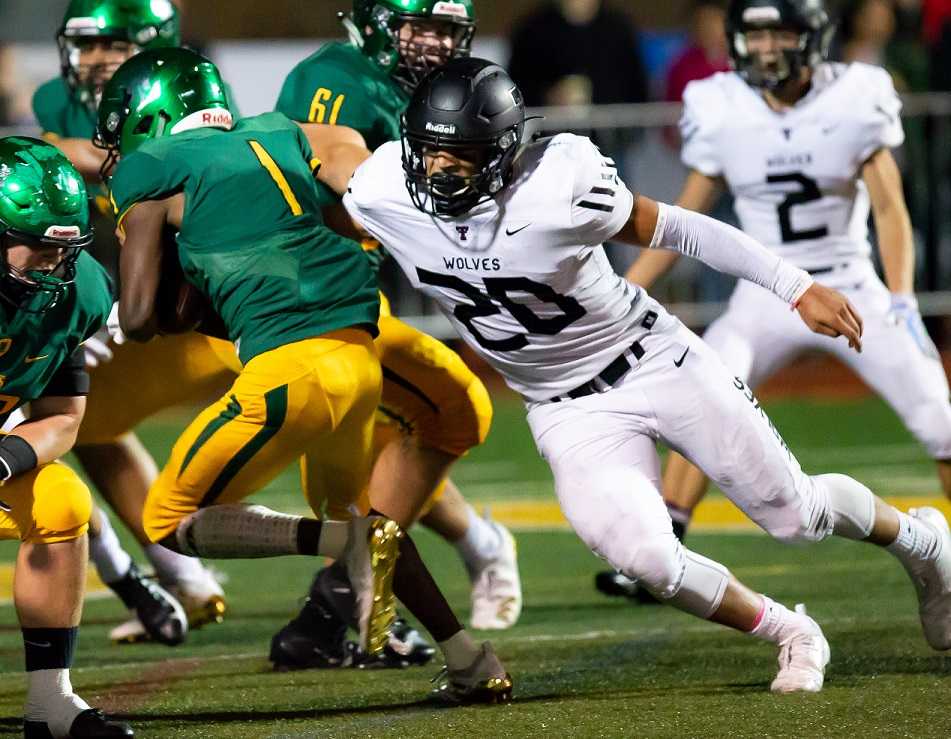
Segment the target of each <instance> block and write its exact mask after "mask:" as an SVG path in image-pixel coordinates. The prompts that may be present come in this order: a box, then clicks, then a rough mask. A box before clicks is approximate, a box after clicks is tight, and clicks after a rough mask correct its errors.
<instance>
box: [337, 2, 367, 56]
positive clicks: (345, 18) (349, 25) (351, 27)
mask: <svg viewBox="0 0 951 739" xmlns="http://www.w3.org/2000/svg"><path fill="white" fill-rule="evenodd" d="M337 20H339V21H340V25H341V26H343V28H344V30H345V31H346V32H347V37H348V38H349V39H350V43H351V44H353V45H354V46H356V47H357V48H358V49H362V48H363V34H362V33H360V29H359V28H357V24H356V23H354V22H353V18H351V17H350V14H349V13H344V12H342V11H341V12H339V13H337Z"/></svg>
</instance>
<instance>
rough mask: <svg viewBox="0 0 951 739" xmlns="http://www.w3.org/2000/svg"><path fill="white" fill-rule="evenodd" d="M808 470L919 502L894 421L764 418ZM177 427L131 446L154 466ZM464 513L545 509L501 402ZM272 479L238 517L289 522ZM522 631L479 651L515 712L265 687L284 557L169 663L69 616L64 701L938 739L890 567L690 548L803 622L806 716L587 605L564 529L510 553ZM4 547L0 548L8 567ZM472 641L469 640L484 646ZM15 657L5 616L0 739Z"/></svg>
mask: <svg viewBox="0 0 951 739" xmlns="http://www.w3.org/2000/svg"><path fill="white" fill-rule="evenodd" d="M769 408H770V411H771V414H772V417H773V419H774V421H775V422H776V425H777V426H778V427H779V429H780V430H781V431H782V432H783V434H784V436H785V437H786V439H787V441H788V442H789V444H790V446H791V447H792V448H793V449H794V450H796V451H797V453H799V456H800V459H801V461H802V462H803V465H804V466H805V467H806V468H807V469H808V470H810V471H833V470H834V471H843V472H849V473H851V474H854V475H856V476H858V477H859V478H860V479H862V480H863V481H865V482H867V483H869V484H871V485H872V486H873V487H875V489H876V491H877V492H882V493H885V494H888V495H893V496H901V495H915V496H922V495H927V494H931V493H933V492H934V491H935V489H936V481H935V480H934V477H933V472H932V469H931V465H930V464H929V463H928V461H927V460H926V458H925V456H924V454H923V452H922V451H921V450H920V449H918V447H917V446H916V445H915V444H914V442H913V441H912V440H911V438H910V437H909V436H908V435H907V434H906V433H905V432H904V431H903V430H902V429H901V428H900V427H899V425H898V422H897V421H896V420H895V418H894V417H893V416H892V414H891V413H890V412H889V411H887V410H886V409H884V408H883V406H881V405H880V404H878V403H876V402H873V401H868V402H859V403H848V404H830V403H811V402H809V403H807V402H801V401H798V402H791V401H789V402H783V403H773V404H771V405H770V407H769ZM183 420H184V418H183V417H182V416H180V415H169V416H167V417H163V418H162V419H160V420H159V421H156V422H155V423H152V424H151V425H150V426H149V427H148V428H147V429H145V430H144V433H143V436H144V438H145V440H146V442H147V443H148V445H149V446H150V447H151V448H152V449H153V450H154V451H155V452H156V454H157V455H158V457H159V459H161V458H162V455H164V453H165V452H166V451H167V450H168V448H169V446H170V445H171V443H172V441H173V439H174V435H175V433H176V432H177V430H178V429H179V428H181V425H182V422H183ZM456 478H457V480H458V482H459V483H460V487H461V488H462V489H463V491H464V492H467V493H468V495H469V496H470V498H471V499H472V500H474V501H479V502H486V501H489V502H491V501H503V502H504V501H512V500H515V499H537V500H542V501H550V500H551V498H552V493H551V486H550V482H549V477H548V471H547V468H546V467H545V466H544V464H543V463H542V462H541V461H540V460H539V459H538V458H537V456H536V454H535V451H534V446H533V444H532V441H531V439H530V437H529V435H528V430H527V428H526V426H525V423H524V420H523V418H522V415H521V410H520V408H519V407H518V406H517V405H515V404H512V403H509V402H500V403H499V404H498V408H497V415H496V421H495V425H494V428H493V431H492V434H491V436H490V439H489V442H488V443H487V444H486V445H485V447H484V448H482V449H480V450H479V451H478V452H477V453H474V454H472V455H471V456H470V457H469V458H468V459H466V460H464V461H463V462H462V463H461V464H460V465H459V467H458V470H457V475H456ZM295 484H296V483H295V478H294V476H293V475H292V474H290V473H289V474H286V475H284V476H282V477H281V478H280V479H279V480H278V481H276V482H275V483H274V484H273V485H272V486H271V487H270V488H269V489H268V491H267V492H266V493H264V494H263V495H261V496H258V498H257V500H260V501H262V502H266V503H267V504H269V505H271V506H273V507H275V508H279V509H285V510H290V509H293V510H298V511H299V510H302V502H301V498H300V496H299V494H298V493H297V492H296V489H295ZM416 537H417V540H418V541H419V543H420V548H421V549H422V551H423V555H424V557H426V558H427V559H428V561H430V562H431V563H432V566H433V570H434V572H435V574H436V576H437V579H438V580H439V582H440V583H441V584H442V585H443V587H444V589H445V591H446V593H447V595H448V596H449V599H450V601H451V602H452V603H454V604H458V608H459V610H460V612H461V613H462V614H463V615H465V614H467V611H468V605H467V599H468V589H467V583H466V581H465V575H464V572H463V569H462V566H461V564H460V563H459V561H458V558H456V557H455V555H454V554H453V553H452V552H451V551H450V550H448V549H447V548H446V546H445V545H444V544H442V543H441V542H440V541H438V540H436V539H435V538H434V537H433V536H432V535H430V534H428V533H426V532H417V534H416ZM518 541H519V549H520V555H521V568H522V577H523V583H524V590H525V610H524V613H523V616H522V619H521V621H520V623H519V624H518V626H517V627H515V628H514V629H512V630H511V631H508V632H503V633H501V634H499V635H496V636H493V637H492V640H493V642H494V643H495V645H496V647H497V651H498V652H499V653H500V655H501V656H502V657H503V659H504V660H505V661H506V664H507V665H508V667H509V669H510V670H511V672H512V675H513V677H514V679H515V702H514V703H513V704H512V705H509V706H504V707H497V708H467V709H439V708H434V707H431V706H429V705H427V704H425V703H424V702H423V701H424V699H425V697H426V694H427V691H428V690H429V687H430V685H429V678H430V677H432V676H433V675H434V674H435V672H436V671H437V668H436V667H426V668H421V669H420V668H417V669H413V670H405V671H400V672H396V671H386V672H382V671H377V672H361V671H356V670H336V671H325V672H304V673H287V674H276V673H273V672H270V671H269V669H268V667H269V665H268V663H267V661H266V659H265V655H266V651H267V644H268V640H269V638H270V635H271V634H272V633H273V632H274V631H275V630H276V629H277V628H278V627H280V626H281V625H283V623H284V622H285V621H286V620H287V618H288V617H289V616H290V615H291V614H292V613H293V612H294V611H295V610H296V607H297V599H298V598H299V597H300V595H301V594H302V592H303V590H304V588H305V587H306V584H307V582H308V578H309V576H310V574H311V572H312V568H313V565H314V563H313V562H312V561H309V560H306V559H304V558H293V559H284V560H270V561H262V560H258V561H252V562H223V563H219V566H220V569H221V570H223V571H224V572H225V573H226V574H227V575H228V577H229V581H228V584H227V586H226V589H227V591H228V594H229V601H230V606H231V612H230V614H229V616H228V618H227V620H226V621H225V623H224V624H222V625H220V626H214V627H209V628H206V629H204V630H202V631H199V632H193V633H192V634H191V635H190V637H189V641H188V643H187V645H186V646H183V647H180V648H178V649H175V650H169V649H167V648H164V647H159V646H126V647H116V646H112V645H110V644H109V643H108V642H107V637H106V635H107V633H108V630H109V628H110V627H111V626H113V625H114V624H115V623H117V622H118V620H119V619H120V618H122V617H123V612H122V609H121V607H120V605H119V603H118V601H116V600H114V599H96V600H91V601H89V602H88V603H87V606H86V610H85V618H84V622H83V629H82V636H81V640H80V650H79V656H78V660H77V667H76V669H75V670H74V672H73V684H74V685H75V686H76V689H77V691H78V692H80V693H82V694H83V695H84V696H85V697H86V698H87V699H88V700H89V701H90V702H92V703H94V704H98V705H101V706H103V707H105V708H107V709H109V710H112V711H115V712H117V713H121V714H122V715H124V716H126V717H128V719H129V720H130V721H131V722H132V723H133V724H134V726H135V728H136V732H137V733H136V735H137V736H142V737H148V738H149V739H151V738H153V737H154V738H156V739H158V738H161V737H227V738H228V739H239V738H244V737H248V738H252V737H253V738H255V739H257V738H263V737H314V736H320V737H379V736H394V737H429V738H431V739H435V738H437V737H445V736H450V735H461V736H473V737H490V736H517V737H520V736H533V737H536V736H537V737H549V736H558V735H563V736H571V737H668V736H669V737H720V736H724V737H725V736H734V737H764V736H769V737H779V736H788V737H840V736H862V735H864V736H868V737H932V736H933V737H948V736H951V656H947V657H945V656H940V655H937V654H936V653H933V652H931V651H930V650H929V649H928V647H927V646H926V645H925V643H924V640H923V638H922V637H921V635H920V632H919V627H918V624H917V616H916V609H915V600H914V595H913V591H912V588H911V585H910V584H909V583H908V582H907V581H906V579H905V576H904V573H903V571H902V570H901V568H900V566H899V565H898V564H897V562H895V561H893V560H892V559H891V557H889V556H888V555H887V554H884V553H882V552H879V551H875V550H873V549H872V548H871V547H864V546H861V545H854V544H849V543H847V542H839V541H836V542H827V543H823V544H822V545H819V546H817V547H812V548H790V547H784V546H781V545H779V544H775V543H772V542H771V541H770V540H769V539H767V538H766V537H765V536H762V535H758V534H747V533H742V534H724V533H703V534H697V535H695V536H694V537H693V538H692V541H691V545H692V547H693V548H694V549H696V550H698V551H700V552H702V553H704V554H708V555H710V556H713V557H715V558H717V559H719V560H721V561H722V562H724V563H725V564H727V565H729V566H730V567H731V569H732V570H733V571H734V572H735V573H736V574H737V575H738V576H740V577H741V578H742V579H744V580H745V581H746V582H747V583H748V584H750V585H751V586H753V587H755V588H758V589H761V590H764V591H767V592H769V593H770V594H771V595H773V597H776V598H778V599H780V600H782V601H783V602H785V603H787V604H789V605H791V604H792V603H795V602H799V601H802V602H805V603H806V604H807V605H808V606H809V609H810V613H811V614H812V615H813V616H814V617H815V618H816V619H817V620H818V621H819V622H820V623H821V624H822V625H823V627H824V628H825V632H826V636H827V638H828V639H829V642H830V644H831V646H832V660H833V661H832V665H831V667H830V670H829V674H828V679H827V682H826V688H825V690H824V692H822V693H821V694H820V695H818V696H792V697H782V698H780V697H774V696H771V695H770V694H769V692H768V686H769V682H770V680H771V679H772V677H773V675H774V672H775V668H774V654H773V651H772V649H771V648H770V647H769V646H767V645H764V644H762V643H760V642H757V641H754V640H753V639H750V638H747V637H743V636H740V635H737V634H734V633H730V632H727V631H726V630H724V629H721V628H718V627H714V626H710V625H708V624H705V623H703V622H699V621H697V620H695V619H692V618H689V617H687V616H684V615H682V614H679V613H677V612H675V611H673V610H671V609H662V608H657V607H632V606H630V605H628V604H627V603H624V602H620V601H615V600H610V599H607V598H605V597H603V596H600V595H599V594H598V593H596V592H595V591H594V589H593V588H592V586H591V583H592V575H593V573H594V572H595V571H596V570H597V569H599V567H600V563H599V561H598V560H596V559H595V558H594V557H593V556H592V555H591V554H590V553H589V552H588V551H587V550H586V549H585V548H584V546H583V545H582V544H581V543H580V542H579V541H578V540H577V539H576V538H575V537H574V536H573V535H572V534H571V533H570V532H568V531H565V530H549V531H546V530H537V529H536V530H531V531H523V532H519V533H518ZM14 551H15V548H14V546H12V545H9V544H7V545H4V546H3V547H2V548H0V558H2V560H3V561H6V562H9V561H10V560H11V559H12V556H13V552H14ZM483 636H487V635H483ZM21 664H22V654H21V645H20V638H19V631H18V628H17V626H16V620H15V615H14V612H13V608H12V607H11V606H9V605H6V606H2V607H0V666H2V670H3V674H0V716H4V717H7V718H3V719H0V735H16V734H17V733H18V731H19V718H17V717H18V715H19V712H20V711H21V708H22V699H23V681H22V677H21V674H20V673H19V672H18V670H19V669H20V668H21Z"/></svg>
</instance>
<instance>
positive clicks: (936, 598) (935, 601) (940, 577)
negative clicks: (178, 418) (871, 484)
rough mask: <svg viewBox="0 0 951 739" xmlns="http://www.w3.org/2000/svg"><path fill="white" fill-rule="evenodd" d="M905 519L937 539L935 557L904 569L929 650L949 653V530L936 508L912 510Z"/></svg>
mask: <svg viewBox="0 0 951 739" xmlns="http://www.w3.org/2000/svg"><path fill="white" fill-rule="evenodd" d="M908 515H909V516H911V517H912V518H917V519H918V520H919V521H921V522H922V523H924V524H925V525H926V526H930V527H931V528H933V529H934V530H935V532H936V533H937V535H938V541H939V547H940V549H939V551H938V556H937V557H935V558H934V559H930V560H927V561H925V562H919V563H916V564H914V565H913V566H910V567H908V566H906V570H907V571H908V574H909V575H910V576H911V579H912V580H913V581H914V583H915V590H916V591H917V592H918V616H919V618H920V619H921V628H922V629H923V630H924V632H925V639H926V640H927V641H928V644H929V645H930V646H931V648H932V649H938V650H942V651H943V650H946V649H951V530H949V528H948V522H947V520H946V519H945V517H944V515H943V514H942V513H941V511H939V510H938V509H937V508H930V507H924V508H912V509H911V510H910V511H908Z"/></svg>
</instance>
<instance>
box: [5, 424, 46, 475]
mask: <svg viewBox="0 0 951 739" xmlns="http://www.w3.org/2000/svg"><path fill="white" fill-rule="evenodd" d="M36 464H37V458H36V452H35V451H33V447H31V446H30V442H28V441H27V440H26V439H24V438H23V437H22V436H17V435H16V434H7V435H6V436H4V437H3V438H2V439H0V481H3V482H6V481H7V480H11V479H13V478H14V477H16V476H17V475H22V474H23V473H24V472H29V471H30V470H32V469H35V468H36Z"/></svg>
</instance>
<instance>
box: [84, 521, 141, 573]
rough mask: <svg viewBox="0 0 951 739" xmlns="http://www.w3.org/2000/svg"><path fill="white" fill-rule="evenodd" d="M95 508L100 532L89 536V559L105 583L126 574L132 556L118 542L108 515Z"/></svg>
mask: <svg viewBox="0 0 951 739" xmlns="http://www.w3.org/2000/svg"><path fill="white" fill-rule="evenodd" d="M95 510H96V511H98V513H99V526H100V532H99V535H98V536H90V537H89V559H90V560H92V563H93V564H94V565H95V566H96V571H97V572H98V573H99V579H100V580H102V581H103V582H104V583H106V584H108V583H113V582H118V581H119V580H121V579H122V578H123V577H125V576H126V575H127V574H128V572H129V568H130V567H131V566H132V557H130V556H129V553H128V552H127V551H126V550H125V549H123V548H122V545H121V544H120V543H119V537H118V536H116V532H115V531H114V530H113V528H112V523H110V521H109V516H107V515H106V514H105V513H104V512H103V511H101V510H99V509H98V508H97V509H95Z"/></svg>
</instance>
